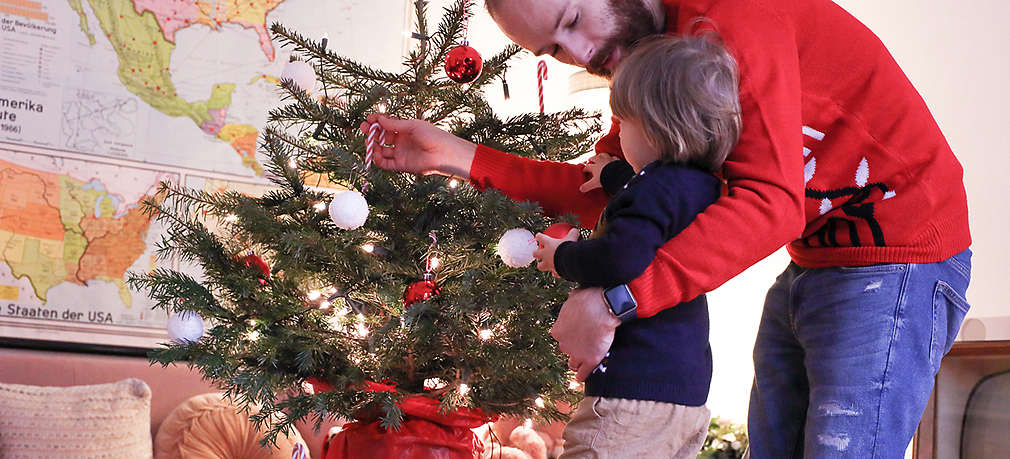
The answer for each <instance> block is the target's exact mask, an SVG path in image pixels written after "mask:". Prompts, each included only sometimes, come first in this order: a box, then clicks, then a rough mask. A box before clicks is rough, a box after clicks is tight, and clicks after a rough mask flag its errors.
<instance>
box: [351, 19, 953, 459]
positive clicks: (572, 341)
mask: <svg viewBox="0 0 1010 459" xmlns="http://www.w3.org/2000/svg"><path fill="white" fill-rule="evenodd" d="M488 8H489V11H491V14H492V17H493V18H494V19H495V21H496V22H497V23H498V24H499V26H500V27H501V28H502V30H503V31H504V32H505V33H506V35H508V36H509V37H510V38H511V39H512V40H513V41H515V42H516V43H518V44H519V45H521V46H523V47H524V48H526V49H528V50H531V51H533V52H535V53H536V54H538V55H540V54H551V55H553V56H554V57H556V58H557V59H558V60H560V61H562V62H566V63H570V64H574V65H579V66H582V67H585V68H586V69H587V70H589V71H591V72H593V73H596V74H601V75H607V74H609V73H610V72H612V71H613V69H615V68H616V67H617V66H619V65H620V61H621V56H622V55H624V54H626V53H627V50H628V49H630V48H631V47H632V46H633V45H634V42H635V41H636V40H638V39H639V38H641V37H643V36H645V35H648V34H651V33H658V32H665V33H676V34H690V33H699V32H706V31H710V32H716V33H718V35H719V36H720V37H721V39H722V41H723V42H724V43H725V45H726V46H727V47H728V48H729V50H730V52H731V53H732V54H733V55H734V57H735V58H736V60H737V62H738V65H739V68H740V104H741V108H742V113H743V116H742V122H743V132H742V134H741V137H740V142H739V144H738V145H737V147H736V148H735V149H734V151H733V152H732V153H731V154H730V156H729V158H728V160H727V161H726V164H725V167H724V169H723V177H724V178H725V179H726V181H727V185H728V193H727V194H726V195H725V196H723V197H721V198H720V199H719V200H718V201H717V202H716V203H715V204H713V205H712V206H710V207H709V208H708V209H706V210H705V211H704V212H703V213H702V214H701V215H699V216H698V218H697V220H695V221H694V223H692V224H691V225H690V226H689V227H688V228H687V229H685V230H684V231H683V232H682V233H680V234H679V235H677V236H676V237H674V238H673V239H672V240H671V241H670V242H668V243H667V244H666V245H665V246H664V247H663V248H662V249H661V250H660V252H659V253H658V254H657V257H656V259H655V261H654V262H653V263H652V265H650V267H649V268H648V269H647V270H646V272H645V273H644V274H643V275H642V276H641V277H639V278H638V279H636V280H635V281H633V282H632V283H631V284H630V285H629V288H627V289H620V288H618V289H611V290H608V291H607V292H601V291H600V290H598V289H586V290H580V291H576V292H573V294H572V295H571V296H570V297H569V299H568V301H567V302H566V303H565V305H564V307H563V308H562V311H561V314H560V315H559V317H558V320H557V322H556V323H555V325H554V328H553V330H552V334H553V336H554V337H555V338H556V339H557V340H558V342H559V344H560V346H561V350H562V351H563V352H565V353H566V354H567V355H569V357H570V360H569V365H570V367H571V368H572V369H573V370H575V371H577V373H578V377H579V379H580V380H581V379H585V377H586V376H588V374H589V373H590V372H591V371H592V370H593V368H595V366H596V364H597V363H598V362H600V361H601V360H602V358H603V356H604V354H605V353H606V350H607V349H608V348H609V346H610V343H611V342H612V340H613V337H614V333H615V330H618V327H619V326H620V324H621V322H622V320H628V319H629V318H633V317H635V316H637V317H649V316H652V315H654V314H656V313H657V312H659V311H661V310H663V309H664V308H667V307H670V306H672V305H675V304H677V303H679V302H682V301H686V300H690V299H691V298H694V297H695V296H697V295H699V294H701V293H704V292H707V291H710V290H712V289H714V288H716V287H717V286H719V285H721V284H722V283H724V282H725V281H727V280H729V279H730V278H732V277H733V276H735V275H736V274H739V273H740V272H741V271H743V270H744V269H746V268H747V267H749V266H750V265H752V264H753V263H754V262H756V261H758V260H760V259H761V258H764V257H765V256H767V255H768V254H770V253H771V252H773V251H774V250H776V249H777V248H779V247H781V246H782V245H783V244H787V243H788V249H789V253H790V256H791V257H792V259H793V263H791V264H790V266H789V267H788V268H787V269H786V271H785V272H784V273H783V274H782V275H781V276H780V277H779V279H778V280H777V281H776V283H775V285H774V286H773V287H772V288H771V290H770V291H769V293H768V297H767V299H766V304H765V308H764V313H763V316H762V319H761V325H760V328H759V331H758V338H757V342H756V343H755V349H754V363H755V378H754V385H753V387H752V390H751V404H750V412H749V419H748V431H749V435H750V440H751V448H750V454H751V457H755V458H776V459H777V458H785V457H802V456H805V457H818V458H819V457H835V456H843V457H859V458H863V457H867V458H870V457H901V456H902V454H903V452H904V450H905V448H906V446H907V445H908V443H909V441H910V440H911V437H912V435H913V434H914V432H915V429H916V427H917V424H918V420H919V418H920V417H921V415H922V412H923V409H924V407H925V404H926V401H927V399H928V397H929V393H930V391H931V389H932V384H933V376H934V375H935V373H936V371H937V370H938V369H939V362H940V359H941V357H942V356H943V354H945V353H946V352H947V351H948V350H949V349H950V346H951V345H952V343H953V339H954V337H955V335H956V334H957V331H958V328H959V327H960V324H961V321H962V320H963V318H964V314H965V313H966V312H967V309H968V304H967V302H966V301H965V300H964V292H965V290H966V289H967V286H968V281H969V278H970V266H971V264H970V257H971V252H970V251H969V250H968V247H969V246H970V244H971V238H970V235H969V231H968V217H967V203H966V197H965V191H964V187H963V184H962V169H961V166H960V164H959V163H958V162H957V160H956V158H955V157H954V155H953V153H952V152H951V150H950V147H949V145H948V144H947V142H946V140H945V139H944V137H943V135H942V133H941V132H940V130H939V127H938V126H937V125H936V123H935V121H934V120H933V118H932V115H931V114H930V113H929V110H928V108H927V107H926V105H925V103H924V102H923V100H922V98H921V97H920V96H919V94H918V93H917V92H916V91H915V89H914V88H913V87H912V85H911V83H910V82H909V81H908V79H907V77H905V75H904V74H903V72H902V71H901V69H900V68H899V67H898V65H897V64H896V63H895V62H894V60H893V58H892V57H891V56H890V54H889V53H888V52H887V50H886V48H884V46H883V45H882V44H881V43H880V41H879V40H878V39H877V37H876V36H874V35H873V33H872V32H870V31H869V30H868V29H866V27H865V26H863V25H862V24H861V23H859V21H857V20H856V19H855V18H853V17H852V16H850V15H848V14H847V13H846V12H845V11H844V10H842V9H841V8H840V7H838V6H837V5H835V4H834V3H832V2H831V1H829V0H806V1H797V0H665V1H664V0H581V1H580V0H494V1H488ZM375 120H378V121H379V122H380V123H381V124H382V125H383V127H384V128H385V129H386V130H387V131H395V134H394V135H392V136H391V137H392V140H391V143H393V144H395V145H396V146H395V148H383V149H381V151H380V152H379V155H378V158H377V159H376V162H377V163H378V164H379V165H380V166H381V167H384V168H390V169H396V170H403V171H409V172H415V173H443V174H452V175H457V176H461V177H469V179H470V180H471V183H472V184H473V185H474V186H476V187H478V188H480V189H483V188H487V187H494V188H497V189H500V190H502V191H503V192H504V193H505V194H507V195H509V196H511V197H513V198H515V199H517V200H533V201H538V202H540V204H541V205H542V206H543V207H544V209H545V210H546V211H548V212H554V213H565V212H573V213H576V214H577V215H579V216H580V218H581V221H582V222H584V224H592V222H595V221H596V219H597V217H598V215H599V212H600V210H601V209H602V208H603V204H604V203H605V200H606V196H604V195H602V194H601V193H600V192H599V191H598V190H597V191H596V192H590V193H581V192H579V185H580V184H581V183H582V181H583V180H584V176H583V175H582V170H581V168H580V167H579V166H573V165H565V164H557V163H548V162H537V161H532V160H526V159H521V158H518V157H515V156H512V155H509V154H507V153H502V152H498V151H495V150H492V149H490V148H487V147H483V146H477V145H474V144H472V143H470V142H467V141H465V140H462V139H458V138H455V137H453V136H451V135H448V134H447V133H445V132H443V131H441V130H438V129H437V128H434V127H432V126H431V125H429V124H426V123H423V122H421V121H416V120H409V121H404V120H393V119H389V118H384V117H377V116H372V117H370V121H375ZM619 132H620V126H619V125H615V126H614V128H613V130H612V131H611V133H610V134H608V135H607V136H605V137H604V138H603V139H601V140H600V142H599V143H598V144H597V146H596V149H597V151H598V152H601V153H609V154H612V155H616V156H621V151H620V144H619V141H618V139H619V135H620V134H619ZM629 292H630V293H631V294H633V295H631V294H629ZM636 300H637V301H636ZM619 317H620V318H619ZM676 351H677V350H676V349H670V352H676Z"/></svg>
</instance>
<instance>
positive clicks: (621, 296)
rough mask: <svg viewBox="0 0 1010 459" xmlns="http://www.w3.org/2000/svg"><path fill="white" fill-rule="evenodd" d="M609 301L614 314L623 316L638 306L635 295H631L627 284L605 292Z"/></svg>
mask: <svg viewBox="0 0 1010 459" xmlns="http://www.w3.org/2000/svg"><path fill="white" fill-rule="evenodd" d="M604 295H605V296H606V298H607V302H608V303H610V310H611V311H613V312H614V315H616V316H618V317H621V316H622V315H623V314H625V313H627V312H628V311H633V310H635V308H636V307H637V306H638V304H637V303H636V302H635V297H633V296H632V295H631V290H630V289H629V288H628V286H627V285H618V286H617V287H614V288H611V289H608V290H606V291H605V292H604Z"/></svg>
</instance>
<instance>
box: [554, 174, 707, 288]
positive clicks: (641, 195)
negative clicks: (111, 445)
mask: <svg viewBox="0 0 1010 459" xmlns="http://www.w3.org/2000/svg"><path fill="white" fill-rule="evenodd" d="M678 171H679V172H675V173H667V171H662V170H660V171H659V172H658V173H660V174H662V175H663V176H659V177H651V180H649V181H647V182H643V183H638V184H636V186H635V188H634V189H633V190H631V192H630V193H626V194H623V195H621V196H618V197H617V198H616V199H614V200H613V201H612V202H611V206H610V208H608V210H607V222H606V227H605V228H604V230H603V234H602V235H600V236H599V237H597V238H595V239H590V240H586V241H578V242H570V241H569V242H564V241H562V240H559V239H552V238H549V237H547V236H544V235H537V240H538V241H540V242H541V243H542V244H543V246H544V248H543V249H541V250H538V251H537V252H535V253H534V256H536V257H537V258H539V259H541V260H542V266H541V269H544V268H552V269H544V270H553V271H555V272H556V273H557V274H558V275H560V276H561V277H564V278H565V279H568V280H571V281H575V282H578V283H579V284H581V285H582V286H583V287H612V286H615V285H619V284H623V283H627V282H630V281H631V280H632V279H635V278H636V277H638V276H639V275H641V273H642V272H643V271H645V268H646V267H648V266H649V264H650V263H651V262H652V260H653V258H655V256H656V251H657V250H658V249H659V248H660V247H661V246H662V245H663V244H665V243H666V241H668V240H669V239H670V238H672V237H673V236H674V235H676V233H678V232H680V230H682V229H683V228H684V227H686V226H687V225H688V224H689V223H690V222H691V221H692V220H694V217H695V216H696V215H697V214H698V213H700V212H701V211H702V210H704V208H705V207H707V206H708V205H709V204H711V203H712V202H714V201H715V200H716V199H717V198H718V196H719V185H720V184H719V181H718V179H716V178H715V177H713V176H711V175H710V174H705V173H703V172H700V171H684V170H678ZM654 173H655V172H654Z"/></svg>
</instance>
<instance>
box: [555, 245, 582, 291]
mask: <svg viewBox="0 0 1010 459" xmlns="http://www.w3.org/2000/svg"><path fill="white" fill-rule="evenodd" d="M574 248H575V243H574V242H572V241H565V242H562V243H561V245H559V246H558V248H557V250H555V251H554V271H556V272H557V273H558V276H561V277H562V278H564V279H566V280H570V281H572V282H578V280H576V279H575V278H574V274H575V273H573V272H572V270H571V269H570V268H569V266H568V263H567V261H568V260H571V258H572V257H571V251H570V249H574Z"/></svg>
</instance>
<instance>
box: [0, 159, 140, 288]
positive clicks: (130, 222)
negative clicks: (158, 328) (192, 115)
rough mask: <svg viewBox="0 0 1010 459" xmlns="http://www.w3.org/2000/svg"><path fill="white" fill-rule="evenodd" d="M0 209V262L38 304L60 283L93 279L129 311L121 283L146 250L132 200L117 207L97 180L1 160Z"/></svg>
mask: <svg viewBox="0 0 1010 459" xmlns="http://www.w3.org/2000/svg"><path fill="white" fill-rule="evenodd" d="M155 184H156V182H155V183H151V185H150V186H151V187H152V188H153V186H154V185H155ZM0 203H2V205H0V261H3V262H5V263H6V264H7V265H8V266H9V267H10V270H11V274H13V276H14V277H15V278H27V279H28V282H29V283H30V284H31V288H32V290H33V291H34V293H35V296H37V297H38V298H39V299H40V300H42V301H43V302H45V301H46V299H47V294H48V292H49V290H50V289H52V288H53V287H55V286H57V285H59V284H61V283H63V282H70V283H72V284H76V285H81V286H86V285H87V283H88V282H89V281H92V280H100V281H105V282H109V283H111V284H114V285H115V286H116V287H117V288H118V289H119V296H120V298H121V299H122V301H123V304H124V305H126V306H127V307H129V306H130V304H131V303H132V299H131V296H130V292H129V290H128V288H127V286H126V284H125V283H124V282H123V278H124V276H125V274H126V271H127V269H128V268H129V267H130V266H131V265H133V264H134V262H135V261H136V260H137V259H138V258H139V257H140V256H141V254H143V253H144V251H145V250H146V247H147V244H146V242H145V238H146V236H147V231H148V228H149V226H150V217H148V216H147V215H144V213H143V212H142V211H141V210H140V208H139V207H138V206H137V202H123V199H122V197H120V196H119V195H117V194H115V193H113V192H110V191H109V190H107V189H106V187H105V185H104V184H103V183H102V182H101V181H100V180H99V179H95V178H93V179H90V180H87V181H85V180H81V179H78V178H74V177H71V176H70V175H69V174H59V173H54V172H49V171H45V170H41V169H36V168H29V167H25V166H22V165H19V164H16V163H13V162H8V161H4V160H0Z"/></svg>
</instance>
